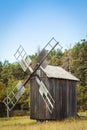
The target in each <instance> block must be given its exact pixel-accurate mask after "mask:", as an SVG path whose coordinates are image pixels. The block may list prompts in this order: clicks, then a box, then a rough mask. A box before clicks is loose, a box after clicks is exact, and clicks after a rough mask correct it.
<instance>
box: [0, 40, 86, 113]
mask: <svg viewBox="0 0 87 130" xmlns="http://www.w3.org/2000/svg"><path fill="white" fill-rule="evenodd" d="M35 56H36V54H34V55H30V57H31V59H32V60H34V59H35ZM47 60H48V62H49V64H51V65H56V66H61V67H63V68H64V69H65V70H67V71H69V72H71V73H72V74H73V75H75V76H76V77H77V78H79V79H80V81H79V82H78V83H77V108H78V110H81V111H84V110H87V40H85V39H83V40H81V41H80V42H78V43H76V44H75V45H74V47H72V48H70V49H67V50H65V51H64V52H63V51H62V50H60V49H56V50H53V51H52V52H51V53H50V54H49V56H48V57H47ZM28 74H29V72H28V71H27V72H23V70H22V68H21V67H20V65H19V64H18V63H17V62H15V63H9V61H7V60H5V61H4V63H2V62H1V61H0V103H2V102H3V99H4V98H5V97H6V89H7V87H8V91H9V92H10V91H11V89H12V88H13V87H14V86H15V85H16V84H17V83H18V81H19V80H21V81H22V82H23V81H24V80H25V79H26V77H27V76H28ZM29 102H30V101H29V84H27V86H26V92H25V94H24V95H23V96H22V97H21V99H20V100H19V102H18V104H19V108H20V109H29ZM14 109H16V108H14Z"/></svg>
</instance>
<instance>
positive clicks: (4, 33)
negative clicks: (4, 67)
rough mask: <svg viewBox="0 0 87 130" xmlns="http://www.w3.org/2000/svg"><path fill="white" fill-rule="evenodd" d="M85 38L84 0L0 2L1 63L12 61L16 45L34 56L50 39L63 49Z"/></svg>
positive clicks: (85, 2)
mask: <svg viewBox="0 0 87 130" xmlns="http://www.w3.org/2000/svg"><path fill="white" fill-rule="evenodd" d="M86 35H87V1H86V0H0V61H2V62H4V60H5V59H6V60H9V62H14V61H15V58H14V53H15V51H16V50H17V48H18V47H19V45H20V44H21V45H22V46H23V47H24V48H25V50H26V52H27V53H28V54H34V53H35V52H36V51H37V49H38V48H39V47H40V48H42V47H44V46H45V44H46V43H47V42H48V41H49V40H50V39H51V38H52V37H55V39H56V40H57V41H59V42H60V44H61V45H62V46H63V49H67V48H69V47H70V46H71V47H73V45H74V44H75V43H76V42H78V41H80V40H81V39H84V38H86Z"/></svg>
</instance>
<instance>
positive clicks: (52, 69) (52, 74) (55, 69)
mask: <svg viewBox="0 0 87 130" xmlns="http://www.w3.org/2000/svg"><path fill="white" fill-rule="evenodd" d="M43 71H44V72H45V73H46V75H47V76H48V77H49V78H59V79H69V80H75V81H79V79H78V78H76V77H75V76H73V75H72V74H71V73H70V72H68V71H66V70H64V69H63V68H62V67H59V66H51V65H47V67H46V68H45V69H43Z"/></svg>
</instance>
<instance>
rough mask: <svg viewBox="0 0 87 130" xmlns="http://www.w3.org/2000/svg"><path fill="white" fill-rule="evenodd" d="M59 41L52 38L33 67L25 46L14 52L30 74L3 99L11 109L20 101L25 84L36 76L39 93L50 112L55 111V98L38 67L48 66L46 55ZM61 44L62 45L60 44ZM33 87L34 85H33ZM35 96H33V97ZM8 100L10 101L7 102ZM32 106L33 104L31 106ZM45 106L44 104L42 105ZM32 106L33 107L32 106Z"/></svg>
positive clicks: (24, 69)
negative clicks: (40, 74)
mask: <svg viewBox="0 0 87 130" xmlns="http://www.w3.org/2000/svg"><path fill="white" fill-rule="evenodd" d="M57 45H59V42H57V41H56V40H55V38H52V39H51V40H50V41H49V42H48V43H47V44H46V46H45V47H44V48H43V49H42V51H41V52H40V54H39V55H38V56H37V58H36V62H35V64H34V67H33V68H32V67H31V66H30V64H31V63H32V61H31V59H30V57H29V56H28V55H27V53H26V51H25V50H24V48H23V47H22V46H21V45H20V46H19V48H18V50H17V51H16V53H15V54H14V56H15V58H16V60H17V61H18V62H19V64H20V65H21V67H22V69H23V71H24V72H25V71H26V70H27V69H29V71H30V74H29V76H28V77H27V79H26V80H25V81H24V83H22V82H21V81H20V82H19V83H18V84H17V85H16V86H15V87H14V89H13V90H12V91H11V92H10V93H9V94H8V96H7V97H6V98H5V99H4V100H3V102H4V104H5V105H6V107H7V108H8V110H9V111H11V110H12V109H13V108H14V106H15V105H16V103H17V102H18V101H19V99H20V97H21V96H22V95H23V94H24V92H25V85H26V84H27V83H28V82H29V81H30V80H31V78H32V77H33V76H34V77H35V82H36V83H37V84H38V93H39V94H40V97H41V98H42V101H43V102H44V105H45V106H46V108H47V110H48V111H49V113H50V114H52V113H53V110H54V107H55V100H54V98H53V96H52V95H51V93H50V92H49V90H48V89H47V86H46V84H45V83H44V82H43V81H42V79H41V77H40V76H39V74H38V73H36V72H37V70H38V69H43V68H45V67H46V66H47V62H46V57H47V56H48V55H49V53H50V52H51V51H52V50H53V49H54V48H55V47H56V46H57ZM59 46H60V45H59ZM31 87H32V86H31ZM32 98H33V97H32ZM7 101H8V102H7ZM30 107H31V106H30ZM42 107H43V106H42ZM31 108H32V107H31Z"/></svg>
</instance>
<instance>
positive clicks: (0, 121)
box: [0, 114, 87, 130]
mask: <svg viewBox="0 0 87 130" xmlns="http://www.w3.org/2000/svg"><path fill="white" fill-rule="evenodd" d="M80 115H82V114H80ZM84 115H85V114H84ZM0 130H87V118H80V119H74V118H72V119H67V120H63V121H53V122H43V123H40V122H36V121H35V120H30V119H29V117H26V116H25V117H14V118H9V119H7V118H0Z"/></svg>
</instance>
